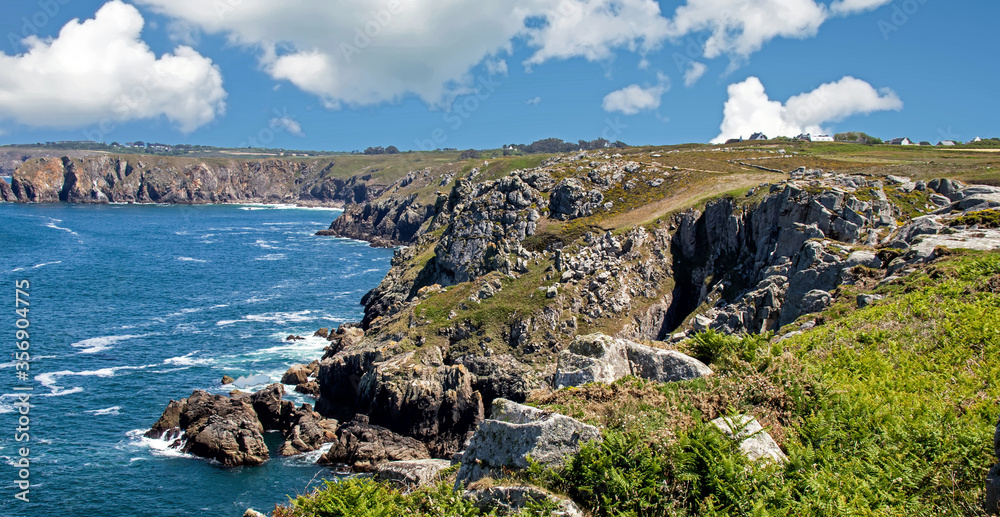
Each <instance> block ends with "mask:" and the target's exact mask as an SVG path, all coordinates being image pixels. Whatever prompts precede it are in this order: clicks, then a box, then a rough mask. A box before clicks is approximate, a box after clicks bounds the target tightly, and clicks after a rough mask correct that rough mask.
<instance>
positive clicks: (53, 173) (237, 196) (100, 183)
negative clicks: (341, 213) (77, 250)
mask: <svg viewBox="0 0 1000 517" xmlns="http://www.w3.org/2000/svg"><path fill="white" fill-rule="evenodd" d="M332 167H333V162H331V161H329V160H326V161H322V160H320V161H316V160H313V161H290V160H276V159H275V160H252V161H238V160H221V159H211V160H197V159H191V158H167V157H154V156H127V157H126V156H92V157H85V158H77V159H73V158H69V157H63V158H55V159H54V158H39V159H35V160H29V161H27V162H25V163H23V164H21V165H20V166H19V167H18V168H17V170H16V171H15V172H14V174H13V178H12V184H11V185H10V192H7V191H6V189H3V188H2V186H0V196H3V198H4V200H6V201H16V202H24V203H52V202H60V201H62V202H68V203H180V204H204V203H305V204H310V203H317V204H335V205H348V204H354V203H364V202H366V201H369V200H371V199H374V198H376V197H378V196H379V195H380V194H381V193H382V191H383V190H384V189H385V185H380V184H378V183H377V180H373V179H372V176H371V175H370V174H366V175H362V176H354V177H351V178H348V179H342V178H336V177H332V176H331V175H330V169H331V168H332Z"/></svg>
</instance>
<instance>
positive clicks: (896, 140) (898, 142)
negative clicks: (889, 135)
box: [886, 137, 917, 145]
mask: <svg viewBox="0 0 1000 517" xmlns="http://www.w3.org/2000/svg"><path fill="white" fill-rule="evenodd" d="M886 143H887V144H889V145H917V144H915V143H913V141H912V140H910V139H909V138H906V137H903V138H893V139H892V140H889V141H888V142H886Z"/></svg>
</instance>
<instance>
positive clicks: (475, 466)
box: [456, 399, 601, 489]
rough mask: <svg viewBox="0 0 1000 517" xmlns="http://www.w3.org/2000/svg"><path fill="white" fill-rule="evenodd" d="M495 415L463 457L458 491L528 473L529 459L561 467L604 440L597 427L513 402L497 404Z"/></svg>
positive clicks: (479, 431) (479, 429)
mask: <svg viewBox="0 0 1000 517" xmlns="http://www.w3.org/2000/svg"><path fill="white" fill-rule="evenodd" d="M491 414H492V417H491V418H490V419H489V420H486V421H484V422H483V423H482V424H480V425H479V428H478V429H477V430H476V432H475V434H474V435H473V436H472V440H471V441H470V442H469V446H468V447H467V448H466V449H465V452H464V454H463V455H462V467H461V469H459V471H458V480H457V481H456V489H458V488H461V487H462V486H464V485H466V484H468V483H471V482H473V481H476V480H479V479H482V478H483V477H486V476H495V477H499V476H501V475H502V472H503V470H504V469H508V470H509V469H515V470H522V469H525V468H527V467H528V460H527V457H528V456H529V455H530V456H531V458H532V459H533V460H534V461H536V462H538V463H541V464H542V465H545V466H549V467H554V466H558V465H561V464H562V463H563V462H564V461H566V460H567V459H568V458H569V457H570V456H572V455H573V454H576V453H577V452H579V450H580V448H581V447H582V446H583V444H584V443H586V442H589V441H593V440H599V439H600V437H601V433H600V431H599V430H598V429H597V428H596V427H594V426H590V425H587V424H584V423H582V422H580V421H577V420H574V419H572V418H570V417H568V416H565V415H560V414H558V413H551V412H545V411H541V410H538V409H535V408H531V407H528V406H523V405H521V404H517V403H514V402H511V401H509V400H504V399H497V400H495V401H493V410H492V412H491Z"/></svg>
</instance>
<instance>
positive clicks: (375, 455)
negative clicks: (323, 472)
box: [319, 415, 431, 472]
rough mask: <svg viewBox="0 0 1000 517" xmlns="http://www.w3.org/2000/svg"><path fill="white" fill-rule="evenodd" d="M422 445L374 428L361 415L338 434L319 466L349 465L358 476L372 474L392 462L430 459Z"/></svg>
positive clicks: (375, 426) (382, 428) (345, 425)
mask: <svg viewBox="0 0 1000 517" xmlns="http://www.w3.org/2000/svg"><path fill="white" fill-rule="evenodd" d="M430 457H431V455H430V451H428V450H427V447H426V446H424V444H423V443H420V442H419V441H418V440H415V439H413V438H410V437H408V436H402V435H399V434H397V433H394V432H392V431H390V430H389V429H386V428H385V427H381V426H377V425H371V424H370V423H369V421H368V417H366V416H364V415H359V416H357V417H355V418H354V419H353V420H351V421H350V422H348V423H346V424H344V425H342V426H341V427H340V428H339V429H338V430H337V439H336V440H335V441H334V442H333V445H332V446H331V447H330V450H329V451H327V452H326V453H325V454H323V456H321V457H320V459H319V463H324V464H332V465H337V464H340V465H347V466H348V467H350V468H352V469H353V470H354V471H356V472H371V471H373V470H374V469H375V468H376V467H377V466H378V465H380V464H382V463H385V462H389V461H410V460H425V459H430Z"/></svg>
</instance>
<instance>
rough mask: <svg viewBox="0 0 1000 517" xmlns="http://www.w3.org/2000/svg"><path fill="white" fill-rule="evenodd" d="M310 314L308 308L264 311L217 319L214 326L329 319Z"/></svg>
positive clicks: (283, 323) (311, 312)
mask: <svg viewBox="0 0 1000 517" xmlns="http://www.w3.org/2000/svg"><path fill="white" fill-rule="evenodd" d="M251 299H252V298H251ZM262 301H263V300H262ZM311 314H315V313H313V311H310V310H304V311H298V312H265V313H261V314H249V315H247V316H243V317H242V318H241V319H238V320H221V321H217V322H216V323H215V326H217V327H224V326H227V325H232V324H234V323H240V322H244V321H252V322H254V323H276V324H278V325H287V324H289V323H304V322H307V321H315V320H318V319H331V318H329V317H323V316H320V315H313V316H310V315H311Z"/></svg>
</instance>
